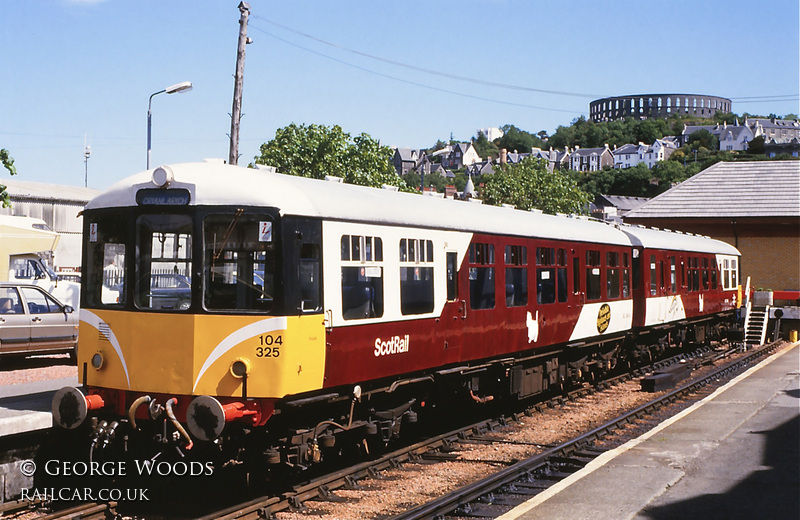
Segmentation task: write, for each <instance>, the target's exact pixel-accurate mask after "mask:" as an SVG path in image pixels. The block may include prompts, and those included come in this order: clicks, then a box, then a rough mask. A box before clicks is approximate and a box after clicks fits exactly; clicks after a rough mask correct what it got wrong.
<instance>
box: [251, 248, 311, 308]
mask: <svg viewBox="0 0 800 520" xmlns="http://www.w3.org/2000/svg"><path fill="white" fill-rule="evenodd" d="M320 259H321V255H320V247H319V244H311V243H305V244H301V245H300V311H301V312H311V311H318V310H320V309H321V308H322V298H321V297H320V295H321V294H322V285H321V284H320V281H321V276H322V275H321V266H320ZM256 281H258V280H257V278H256Z"/></svg>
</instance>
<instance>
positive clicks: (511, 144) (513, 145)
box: [481, 125, 544, 157]
mask: <svg viewBox="0 0 800 520" xmlns="http://www.w3.org/2000/svg"><path fill="white" fill-rule="evenodd" d="M500 130H502V131H503V137H501V138H500V139H495V144H496V145H497V148H499V149H502V148H505V149H506V150H507V151H509V152H513V151H515V150H516V151H517V152H519V153H530V151H531V148H533V147H534V146H535V147H537V148H542V147H544V142H543V141H542V140H541V139H540V138H539V137H537V136H535V135H533V134H531V133H529V132H526V131H525V130H520V129H519V128H517V127H516V126H514V125H504V126H503V127H501V128H500ZM481 157H483V156H481Z"/></svg>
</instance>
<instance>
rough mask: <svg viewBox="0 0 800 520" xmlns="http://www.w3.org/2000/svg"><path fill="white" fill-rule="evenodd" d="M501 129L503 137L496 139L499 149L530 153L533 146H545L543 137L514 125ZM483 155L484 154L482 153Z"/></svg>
mask: <svg viewBox="0 0 800 520" xmlns="http://www.w3.org/2000/svg"><path fill="white" fill-rule="evenodd" d="M500 130H502V131H503V137H501V138H500V139H495V140H494V142H495V144H496V145H497V148H498V149H502V148H505V149H506V150H507V151H509V152H513V151H514V150H516V151H517V152H519V153H530V151H531V148H533V147H536V148H544V146H545V143H544V141H542V139H541V137H539V136H536V135H533V134H531V133H529V132H526V131H525V130H520V129H519V128H517V127H516V126H514V125H504V126H502V127H501V128H500ZM539 133H540V134H541V133H542V132H539ZM544 135H545V136H546V135H547V133H546V132H545V133H544ZM481 157H483V156H482V155H481ZM473 182H474V181H473Z"/></svg>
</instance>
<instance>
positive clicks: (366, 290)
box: [341, 235, 383, 320]
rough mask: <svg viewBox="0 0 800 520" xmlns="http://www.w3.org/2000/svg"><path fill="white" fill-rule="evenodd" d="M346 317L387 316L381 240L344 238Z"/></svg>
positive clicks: (343, 313)
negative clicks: (384, 298) (384, 310)
mask: <svg viewBox="0 0 800 520" xmlns="http://www.w3.org/2000/svg"><path fill="white" fill-rule="evenodd" d="M341 251H342V317H343V318H344V319H345V320H358V319H367V318H380V317H381V316H383V265H382V264H383V241H382V240H381V239H380V237H369V236H361V235H343V236H342V240H341Z"/></svg>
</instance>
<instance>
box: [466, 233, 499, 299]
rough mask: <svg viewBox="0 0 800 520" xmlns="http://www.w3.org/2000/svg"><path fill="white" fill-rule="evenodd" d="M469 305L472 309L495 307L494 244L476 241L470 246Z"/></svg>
mask: <svg viewBox="0 0 800 520" xmlns="http://www.w3.org/2000/svg"><path fill="white" fill-rule="evenodd" d="M469 264H470V267H469V305H470V308H471V309H477V310H479V309H493V308H494V302H495V289H494V277H495V273H494V245H492V244H482V243H474V244H470V246H469Z"/></svg>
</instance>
